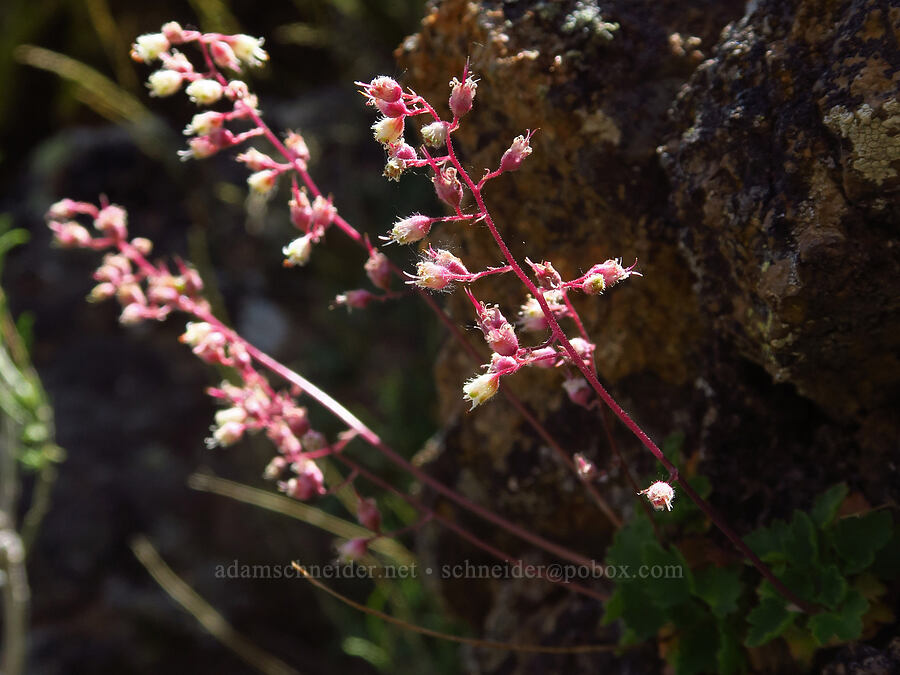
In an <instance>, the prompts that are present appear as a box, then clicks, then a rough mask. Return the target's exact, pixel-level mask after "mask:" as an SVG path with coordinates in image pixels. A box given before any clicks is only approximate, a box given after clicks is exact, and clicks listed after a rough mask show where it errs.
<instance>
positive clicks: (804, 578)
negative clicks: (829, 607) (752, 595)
mask: <svg viewBox="0 0 900 675" xmlns="http://www.w3.org/2000/svg"><path fill="white" fill-rule="evenodd" d="M771 569H772V572H773V574H775V576H776V577H777V578H778V580H779V581H781V583H783V584H784V585H785V586H787V587H788V588H789V589H790V590H791V591H793V592H794V593H795V594H797V595H798V596H800V597H801V598H803V599H804V600H809V601H812V600H813V599H814V598H815V595H816V587H815V584H814V582H813V578H812V576H811V575H810V573H809V570H803V569H797V568H796V567H786V566H785V565H778V566H775V567H772V568H771ZM757 592H758V594H759V597H760V598H772V599H777V600H779V601H780V602H784V596H783V595H782V594H781V593H780V592H779V591H778V590H776V589H775V587H774V586H773V585H772V584H771V583H770V582H769V581H768V580H767V579H763V580H762V581H761V582H760V584H759V588H758V590H757Z"/></svg>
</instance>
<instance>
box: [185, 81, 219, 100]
mask: <svg viewBox="0 0 900 675" xmlns="http://www.w3.org/2000/svg"><path fill="white" fill-rule="evenodd" d="M224 92H225V90H224V88H223V87H222V85H221V84H219V83H218V82H216V81H215V80H206V79H203V80H194V81H193V82H191V83H190V84H189V85H188V86H187V89H185V93H186V94H187V95H188V98H189V99H191V102H192V103H196V104H197V105H212V104H213V103H215V102H216V101H218V100H219V99H220V98H222V94H223V93H224Z"/></svg>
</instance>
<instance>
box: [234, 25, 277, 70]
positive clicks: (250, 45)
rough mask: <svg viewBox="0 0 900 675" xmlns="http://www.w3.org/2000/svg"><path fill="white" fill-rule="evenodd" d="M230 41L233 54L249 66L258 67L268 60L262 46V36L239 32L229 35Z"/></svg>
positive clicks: (267, 55)
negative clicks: (256, 36)
mask: <svg viewBox="0 0 900 675" xmlns="http://www.w3.org/2000/svg"><path fill="white" fill-rule="evenodd" d="M230 42H231V49H232V50H234V55H235V56H237V57H238V58H239V59H240V60H241V61H243V62H244V63H246V64H247V65H248V66H250V67H251V68H259V67H260V66H261V65H263V63H265V62H266V61H268V60H269V54H268V53H267V52H266V50H265V49H263V48H262V46H263V42H265V41H264V40H263V38H255V37H253V36H252V35H245V34H243V33H241V34H239V35H233V36H231V38H230Z"/></svg>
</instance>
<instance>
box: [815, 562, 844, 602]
mask: <svg viewBox="0 0 900 675" xmlns="http://www.w3.org/2000/svg"><path fill="white" fill-rule="evenodd" d="M813 576H814V578H815V579H814V580H815V585H816V588H817V592H816V595H815V600H816V601H818V602H820V603H822V604H823V605H825V606H826V607H829V608H831V609H834V608H835V607H837V606H838V604H839V603H840V602H841V600H843V599H844V596H845V595H846V594H847V588H848V586H847V580H846V579H845V578H844V576H843V575H842V574H841V571H840V570H839V569H838V567H837V565H826V566H825V567H816V568H814V570H813Z"/></svg>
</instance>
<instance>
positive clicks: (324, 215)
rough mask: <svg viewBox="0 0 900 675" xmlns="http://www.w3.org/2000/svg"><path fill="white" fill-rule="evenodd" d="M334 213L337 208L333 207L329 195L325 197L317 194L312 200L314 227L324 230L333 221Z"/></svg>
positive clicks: (335, 213)
mask: <svg viewBox="0 0 900 675" xmlns="http://www.w3.org/2000/svg"><path fill="white" fill-rule="evenodd" d="M336 215H337V209H336V208H335V207H334V204H332V203H331V197H329V198H328V199H326V198H325V197H323V196H322V195H319V196H317V197H316V198H315V199H314V200H313V203H312V216H313V227H314V228H316V229H320V230H324V229H325V228H327V227H328V226H329V225H331V223H333V222H334V218H335V216H336Z"/></svg>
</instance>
